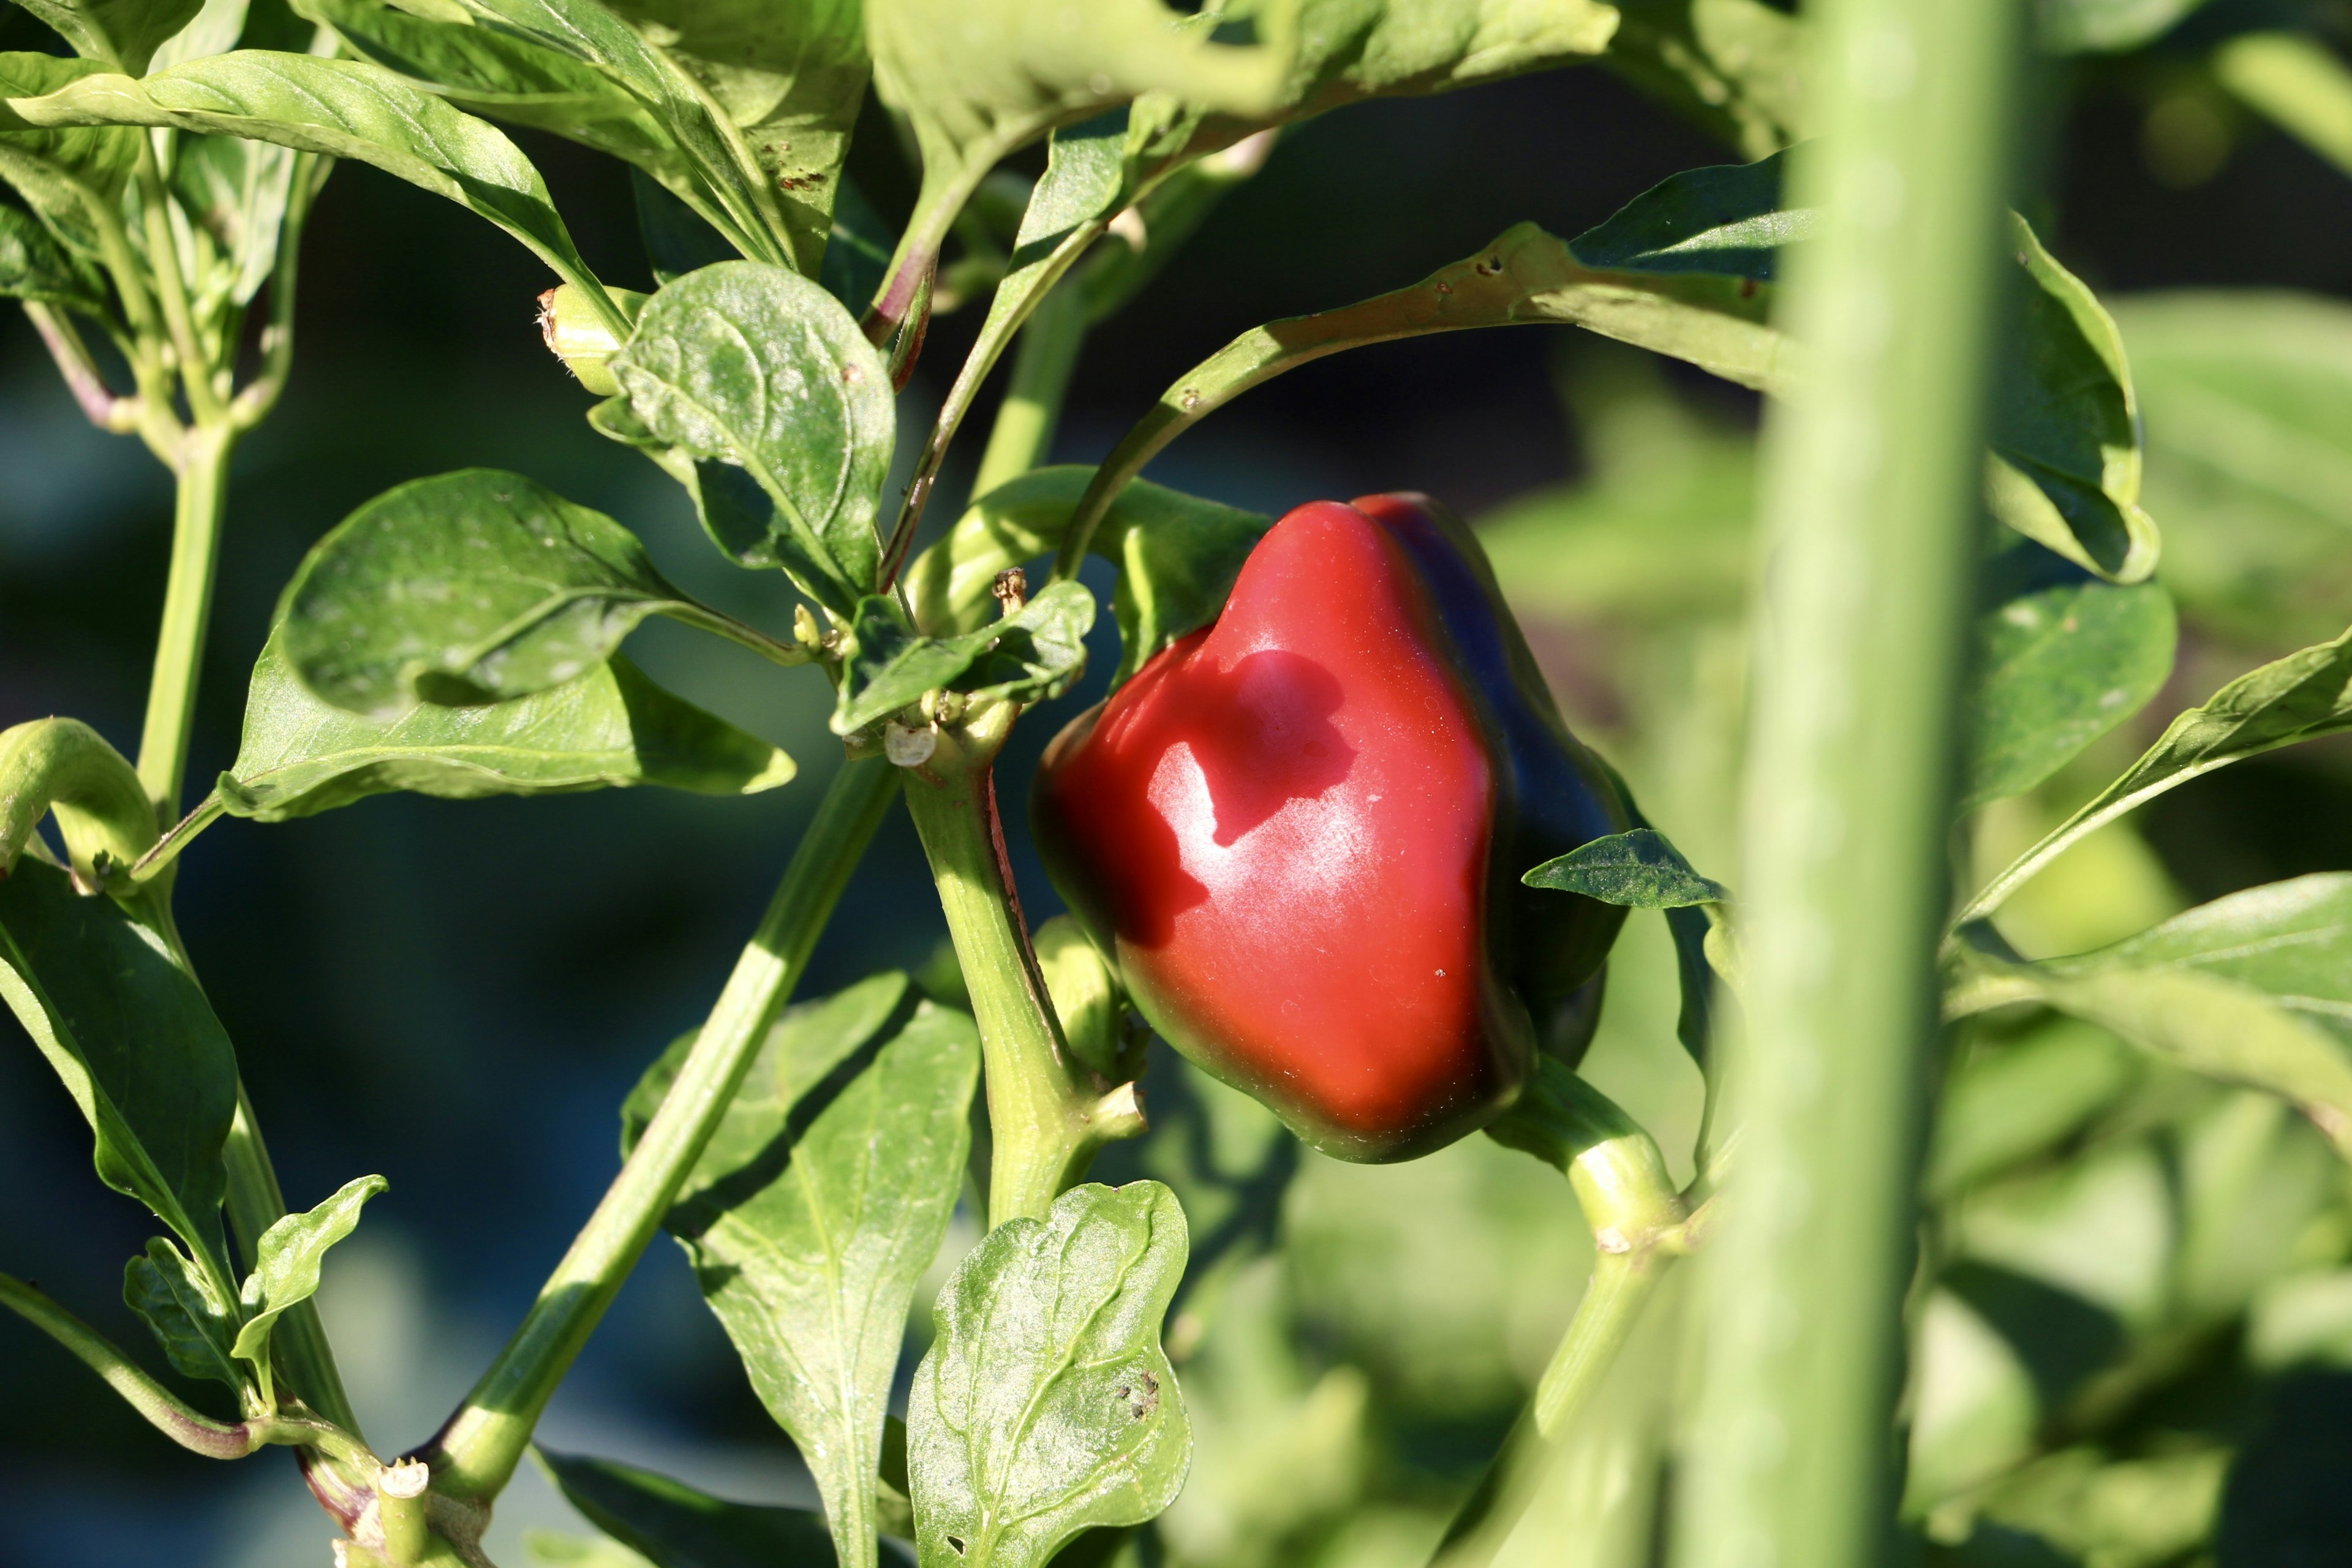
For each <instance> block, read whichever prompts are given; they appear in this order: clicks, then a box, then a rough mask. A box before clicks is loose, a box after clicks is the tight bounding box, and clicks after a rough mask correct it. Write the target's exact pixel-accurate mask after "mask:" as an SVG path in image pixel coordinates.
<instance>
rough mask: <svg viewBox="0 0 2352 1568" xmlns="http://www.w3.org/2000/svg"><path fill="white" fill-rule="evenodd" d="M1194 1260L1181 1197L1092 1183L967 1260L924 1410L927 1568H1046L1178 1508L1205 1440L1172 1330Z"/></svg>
mask: <svg viewBox="0 0 2352 1568" xmlns="http://www.w3.org/2000/svg"><path fill="white" fill-rule="evenodd" d="M1186 1249H1187V1243H1186V1237H1185V1226H1184V1213H1183V1210H1182V1209H1181V1208H1180V1207H1179V1206H1178V1205H1177V1202H1176V1195H1175V1194H1173V1193H1171V1192H1170V1191H1169V1190H1168V1189H1167V1188H1166V1187H1164V1186H1161V1185H1160V1184H1159V1183H1157V1182H1135V1183H1131V1184H1129V1185H1127V1186H1124V1187H1119V1188H1117V1189H1113V1188H1110V1187H1105V1186H1097V1185H1087V1186H1080V1187H1074V1188H1072V1189H1071V1190H1070V1191H1069V1192H1066V1193H1065V1194H1062V1195H1061V1196H1060V1197H1059V1198H1057V1199H1055V1203H1054V1206H1053V1208H1052V1209H1051V1210H1050V1211H1048V1212H1047V1214H1046V1215H1045V1218H1043V1219H1029V1218H1023V1219H1015V1220H1012V1221H1008V1222H1007V1223H1005V1224H1003V1225H1001V1226H997V1227H996V1229H994V1230H993V1231H991V1232H990V1233H989V1236H988V1238H987V1239H986V1240H985V1241H983V1242H982V1243H981V1244H980V1246H979V1247H976V1248H975V1249H973V1251H972V1252H971V1254H970V1255H968V1256H967V1257H966V1258H964V1260H963V1262H962V1263H961V1264H960V1265H959V1266H958V1267H957V1268H956V1272H955V1277H954V1278H953V1279H950V1281H949V1282H948V1287H947V1289H945V1290H944V1291H942V1292H941V1293H940V1306H939V1320H938V1321H939V1338H938V1340H937V1341H936V1342H934V1343H933V1344H932V1346H931V1349H930V1351H929V1353H928V1354H926V1355H925V1356H924V1357H923V1362H922V1364H921V1365H920V1366H919V1367H918V1368H917V1369H916V1372H915V1386H914V1391H913V1393H912V1394H909V1395H908V1405H907V1440H908V1467H909V1469H910V1471H911V1473H912V1477H913V1481H914V1495H915V1521H916V1530H917V1532H918V1533H917V1539H916V1550H917V1552H918V1554H919V1559H920V1561H921V1563H922V1564H923V1568H957V1565H960V1564H968V1565H969V1568H1038V1565H1040V1564H1043V1563H1046V1562H1048V1561H1050V1560H1051V1559H1052V1557H1053V1555H1054V1553H1055V1552H1056V1551H1057V1550H1059V1549H1060V1547H1061V1546H1062V1545H1063V1543H1065V1542H1067V1541H1069V1540H1070V1539H1071V1538H1072V1537H1074V1536H1076V1534H1077V1533H1078V1532H1079V1531H1082V1530H1084V1529H1086V1528H1087V1527H1088V1526H1094V1525H1115V1524H1139V1523H1142V1522H1143V1521H1146V1520H1149V1519H1150V1518H1152V1517H1153V1516H1154V1515H1156V1514H1158V1513H1159V1512H1160V1510H1162V1509H1164V1508H1166V1507H1167V1506H1168V1504H1169V1503H1170V1501H1171V1500H1173V1499H1174V1498H1175V1496H1176V1492H1177V1490H1178V1489H1179V1488H1180V1487H1181V1486H1182V1484H1183V1480H1184V1471H1185V1468H1186V1467H1187V1466H1188V1465H1189V1464H1190V1462H1191V1458H1192V1429H1191V1427H1190V1426H1189V1424H1188V1423H1187V1422H1186V1420H1185V1418H1184V1405H1183V1399H1182V1395H1181V1392H1180V1391H1179V1390H1178V1388H1177V1386H1176V1374H1175V1373H1174V1371H1173V1370H1172V1369H1171V1367H1170V1366H1169V1364H1168V1357H1167V1355H1166V1354H1165V1353H1164V1352H1162V1351H1161V1350H1160V1319H1161V1317H1162V1316H1163V1315H1164V1314H1165V1313H1166V1312H1167V1310H1168V1302H1169V1299H1170V1298H1171V1296H1172V1295H1173V1294H1174V1292H1175V1289H1176V1283H1177V1280H1178V1279H1179V1278H1181V1275H1182V1274H1183V1271H1184V1258H1185V1253H1186Z"/></svg>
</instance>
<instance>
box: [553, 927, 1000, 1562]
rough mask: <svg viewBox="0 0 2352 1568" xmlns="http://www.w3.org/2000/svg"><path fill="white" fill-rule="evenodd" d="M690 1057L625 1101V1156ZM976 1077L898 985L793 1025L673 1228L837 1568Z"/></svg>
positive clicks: (861, 1514) (864, 1520)
mask: <svg viewBox="0 0 2352 1568" xmlns="http://www.w3.org/2000/svg"><path fill="white" fill-rule="evenodd" d="M692 1043H693V1037H692V1036H690V1035H689V1036H688V1037H686V1038H685V1039H683V1040H681V1041H679V1042H678V1043H677V1045H676V1046H673V1047H672V1048H671V1050H670V1051H669V1052H668V1054H667V1055H666V1056H665V1057H664V1058H662V1060H661V1061H659V1062H657V1063H656V1064H655V1066H654V1068H652V1069H651V1070H650V1071H649V1072H648V1073H647V1074H646V1078H645V1080H644V1081H643V1082H642V1083H641V1084H639V1085H638V1087H637V1089H636V1091H635V1093H634V1094H632V1095H631V1096H630V1098H629V1102H628V1104H627V1105H626V1106H625V1108H624V1110H623V1118H624V1142H625V1144H633V1143H634V1142H635V1138H636V1136H637V1135H638V1134H639V1133H640V1132H641V1131H643V1129H644V1127H645V1125H646V1122H648V1121H651V1120H652V1117H653V1114H654V1112H655V1110H657V1109H658V1108H659V1106H660V1103H661V1100H662V1096H663V1095H664V1094H665V1093H667V1089H668V1087H669V1083H670V1079H671V1078H672V1077H673V1076H674V1075H675V1073H676V1071H677V1065H678V1063H679V1062H680V1061H681V1060H683V1059H684V1056H685V1048H687V1047H691V1045H692ZM979 1066H980V1037H979V1033H978V1031H977V1029H976V1028H975V1027H974V1026H973V1025H972V1022H971V1018H970V1017H969V1016H966V1015H964V1014H962V1013H959V1012H957V1011H955V1010H953V1009H951V1008H945V1007H940V1006H935V1005H932V1004H931V1003H929V1002H925V1001H919V1000H917V999H916V997H915V996H914V995H913V994H912V992H911V991H910V989H909V987H908V981H907V977H906V976H905V975H903V974H900V973H886V974H878V975H876V976H874V977H873V978H871V979H869V980H866V981H864V982H862V983H860V984H856V985H853V986H851V987H850V988H849V989H848V990H846V991H844V992H842V993H840V994H837V995H835V996H831V997H828V998H826V999H824V1000H823V1001H820V1002H812V1003H803V1004H802V1005H798V1006H795V1007H793V1008H792V1009H790V1010H789V1011H787V1012H786V1013H785V1014H784V1016H782V1018H780V1019H779V1020H778V1021H777V1022H776V1024H775V1026H774V1027H773V1028H772V1029H771V1030H770V1032H769V1035H768V1038H767V1040H766V1041H765V1043H764V1044H763V1045H762V1046H761V1051H760V1055H759V1057H758V1058H756V1059H755V1060H754V1062H753V1063H752V1066H751V1074H750V1076H749V1078H748V1079H746V1080H745V1083H744V1087H743V1089H741V1090H740V1092H739V1093H738V1094H737V1095H736V1097H735V1100H734V1102H733V1103H732V1104H731V1105H730V1106H729V1108H728V1110H727V1114H726V1118H725V1120H724V1121H721V1122H720V1123H719V1130H718V1131H717V1132H715V1133H714V1134H713V1135H712V1137H711V1141H710V1143H709V1147H708V1148H707V1149H706V1150H705V1151H704V1152H703V1155H702V1158H701V1160H700V1161H699V1162H698V1163H697V1164H696V1166H695V1169H694V1172H693V1173H692V1174H691V1175H690V1176H688V1179H687V1182H686V1184H685V1185H684V1187H683V1188H682V1189H681V1190H680V1193H679V1196H678V1199H677V1203H676V1205H673V1206H672V1208H671V1210H670V1212H669V1215H668V1217H667V1220H666V1221H665V1222H664V1223H665V1224H667V1226H668V1227H669V1229H670V1231H671V1232H672V1234H674V1235H676V1236H677V1237H678V1239H679V1240H680V1241H681V1242H683V1243H684V1244H685V1246H686V1248H687V1252H688V1256H689V1257H691V1258H693V1260H694V1268H695V1274H696V1277H697V1279H699V1280H700V1281H701V1283H702V1288H703V1294H704V1295H705V1297H706V1298H707V1299H708V1300H709V1302H710V1305H711V1309H712V1310H714V1311H716V1312H717V1313H718V1314H719V1321H721V1322H722V1323H724V1324H725V1325H726V1326H727V1331H728V1333H729V1335H730V1337H731V1338H732V1339H733V1340H734V1342H735V1347H736V1349H737V1351H738V1352H740V1354H741V1356H742V1357H743V1363H744V1365H745V1366H746V1367H747V1368H748V1369H749V1370H750V1372H751V1384H752V1386H753V1387H754V1388H755V1389H757V1390H758V1391H759V1394H760V1397H761V1401H762V1402H763V1403H764V1404H765V1405H767V1407H768V1410H769V1412H770V1414H772V1415H774V1416H775V1418H776V1420H777V1422H778V1423H779V1424H780V1425H781V1426H783V1428H784V1429H785V1430H786V1431H788V1432H790V1433H791V1434H792V1436H793V1442H794V1443H795V1444H797V1445H798V1446H799V1448H800V1451H801V1455H802V1457H803V1458H804V1459H806V1460H807V1461H808V1465H809V1468H810V1469H811V1470H812V1471H813V1472H814V1474H815V1477H816V1480H817V1486H818V1489H819V1490H820V1491H821V1492H822V1493H823V1494H824V1503H825V1514H826V1517H827V1518H828V1519H829V1520H830V1521H832V1526H833V1542H834V1545H835V1547H837V1549H838V1552H839V1561H841V1562H843V1563H869V1562H871V1561H872V1560H873V1552H874V1540H875V1514H874V1506H875V1496H874V1478H875V1473H876V1466H877V1462H878V1460H879V1457H880V1453H881V1447H882V1425H883V1417H884V1416H885V1415H887V1411H888V1407H889V1401H890V1383H891V1377H892V1374H893V1373H894V1372H895V1371H896V1369H897V1366H898V1351H899V1342H900V1338H901V1336H902V1334H903V1333H904V1331H905V1328H906V1321H907V1312H908V1307H909V1306H910V1305H911V1304H912V1302H913V1300H914V1293H915V1285H916V1282H917V1280H918V1279H919V1278H920V1277H921V1275H922V1272H923V1270H924V1268H927V1267H928V1266H929V1263H930V1260H931V1258H932V1256H933V1255H934V1254H935V1253H937V1251H938V1250H939V1246H940V1237H943V1236H944V1235H945V1234H946V1230H947V1223H948V1218H949V1216H950V1214H951V1213H952V1212H953V1210H954V1208H955V1202H956V1196H957V1194H958V1192H959V1191H960V1189H961V1182H962V1175H963V1169H964V1158H965V1154H966V1151H967V1148H968V1145H969V1142H970V1136H971V1124H970V1121H969V1120H968V1118H967V1115H966V1111H967V1109H968V1107H969V1106H970V1104H971V1095H972V1089H973V1086H974V1083H975V1082H976V1080H977V1078H978V1074H979ZM599 1522H600V1523H602V1522H604V1521H601V1520H600V1521H599ZM607 1528H608V1529H609V1528H611V1527H610V1525H607ZM615 1533H619V1532H618V1531H615ZM624 1539H627V1538H626V1537H624ZM632 1544H637V1543H636V1542H632ZM639 1549H640V1550H646V1551H648V1554H649V1555H653V1556H654V1557H656V1561H667V1559H663V1558H662V1557H661V1555H660V1553H658V1552H651V1551H650V1550H649V1549H648V1548H646V1547H643V1546H640V1548H639Z"/></svg>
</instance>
